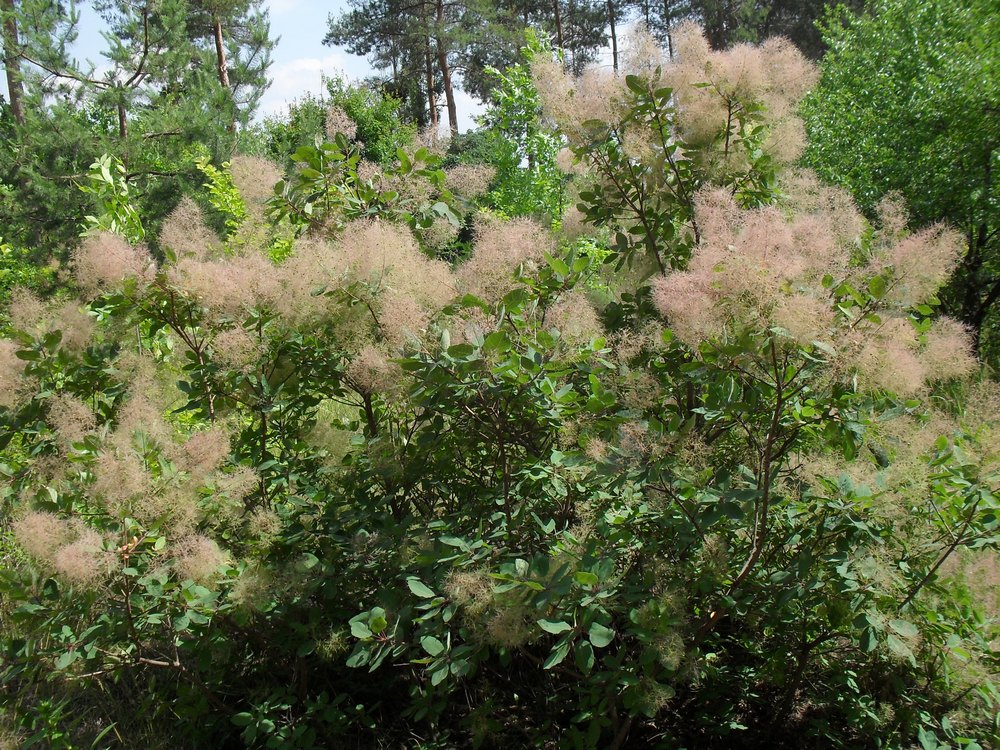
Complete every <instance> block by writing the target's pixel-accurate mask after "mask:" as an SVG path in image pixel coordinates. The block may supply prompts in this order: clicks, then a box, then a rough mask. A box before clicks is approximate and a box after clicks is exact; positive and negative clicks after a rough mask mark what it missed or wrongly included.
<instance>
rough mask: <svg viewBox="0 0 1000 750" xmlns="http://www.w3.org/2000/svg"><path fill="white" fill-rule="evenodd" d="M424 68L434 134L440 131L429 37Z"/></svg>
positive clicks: (428, 108)
mask: <svg viewBox="0 0 1000 750" xmlns="http://www.w3.org/2000/svg"><path fill="white" fill-rule="evenodd" d="M424 67H425V74H426V76H427V112H428V114H429V115H430V127H431V131H432V132H433V133H437V130H438V113H437V99H436V98H435V96H434V60H433V56H432V55H431V38H430V36H428V37H427V46H426V47H425V48H424Z"/></svg>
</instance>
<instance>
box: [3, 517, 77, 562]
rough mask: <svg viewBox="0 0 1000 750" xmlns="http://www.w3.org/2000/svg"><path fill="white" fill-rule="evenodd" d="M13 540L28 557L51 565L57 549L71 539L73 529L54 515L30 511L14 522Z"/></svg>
mask: <svg viewBox="0 0 1000 750" xmlns="http://www.w3.org/2000/svg"><path fill="white" fill-rule="evenodd" d="M13 528H14V538H15V539H16V540H17V543H18V544H19V545H20V546H21V549H23V550H24V551H25V552H26V553H27V554H28V556H29V557H32V558H34V559H36V560H40V561H42V562H46V563H49V564H51V563H52V560H53V557H54V555H55V553H56V551H57V550H58V549H59V547H61V546H63V545H64V544H68V543H69V541H70V540H71V539H72V538H73V529H72V528H71V526H70V524H69V522H68V521H65V520H64V519H62V518H59V516H57V515H55V514H54V513H47V512H45V511H32V512H30V513H26V514H25V515H24V516H23V517H21V518H19V519H18V520H16V521H14V525H13Z"/></svg>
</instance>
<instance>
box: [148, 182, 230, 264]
mask: <svg viewBox="0 0 1000 750" xmlns="http://www.w3.org/2000/svg"><path fill="white" fill-rule="evenodd" d="M160 245H162V246H163V247H165V248H169V249H170V250H173V252H174V253H175V254H176V255H177V257H183V256H189V257H192V258H195V259H197V260H205V259H206V258H208V257H210V256H213V255H215V254H216V253H217V251H218V249H219V246H220V243H219V238H218V237H216V236H215V233H214V232H213V231H212V230H211V229H209V228H208V225H207V224H206V223H205V216H204V214H202V212H201V209H200V208H199V207H198V204H197V203H195V202H194V201H193V200H191V199H190V198H188V197H187V196H184V197H183V198H181V202H180V203H178V204H177V208H175V209H174V210H173V211H172V212H171V213H170V215H169V216H168V217H167V219H166V221H164V222H163V228H162V229H161V230H160Z"/></svg>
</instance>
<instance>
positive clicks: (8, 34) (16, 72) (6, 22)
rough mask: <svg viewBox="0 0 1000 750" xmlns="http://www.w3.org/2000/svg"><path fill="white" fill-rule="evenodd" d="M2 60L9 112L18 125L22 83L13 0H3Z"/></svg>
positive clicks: (22, 99) (21, 101)
mask: <svg viewBox="0 0 1000 750" xmlns="http://www.w3.org/2000/svg"><path fill="white" fill-rule="evenodd" d="M2 7H3V11H4V19H3V53H4V55H3V62H4V67H5V68H6V72H7V91H8V92H9V94H8V96H9V101H10V113H11V114H12V115H13V116H14V120H15V121H16V122H17V124H18V125H24V84H23V83H22V81H21V60H20V57H19V56H18V52H17V50H18V39H17V18H16V17H15V16H14V12H15V8H14V0H3V6H2Z"/></svg>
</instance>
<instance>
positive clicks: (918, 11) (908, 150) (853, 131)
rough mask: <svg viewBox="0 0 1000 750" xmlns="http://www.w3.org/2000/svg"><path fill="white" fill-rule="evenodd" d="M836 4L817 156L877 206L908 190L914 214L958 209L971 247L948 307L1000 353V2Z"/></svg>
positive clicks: (813, 126) (988, 348)
mask: <svg viewBox="0 0 1000 750" xmlns="http://www.w3.org/2000/svg"><path fill="white" fill-rule="evenodd" d="M869 11H870V12H869V13H868V14H866V15H863V16H861V15H858V16H855V15H852V14H849V13H846V12H843V11H841V12H838V13H833V14H831V16H830V18H829V19H828V22H827V25H826V40H827V43H828V44H829V45H830V52H829V54H828V55H827V57H826V59H825V60H824V66H823V77H822V79H821V81H820V83H819V86H818V87H817V88H816V90H815V91H814V92H813V93H812V95H811V96H810V97H809V99H808V100H807V102H806V105H805V117H806V123H807V125H808V128H809V134H810V139H811V145H810V147H809V150H808V152H807V162H808V163H809V164H810V165H811V166H813V167H815V168H816V170H817V172H818V173H819V174H820V175H821V176H822V177H824V178H826V179H829V180H831V181H833V182H836V183H838V184H841V185H843V186H844V187H846V188H847V189H848V190H850V192H851V194H852V195H853V196H854V198H855V200H857V202H858V204H859V205H860V206H861V207H862V209H863V210H864V211H865V212H866V213H867V214H868V215H869V216H875V215H876V213H877V210H878V207H879V204H880V201H882V200H883V199H884V198H885V197H886V196H889V195H893V194H898V195H900V196H902V197H903V198H904V199H905V202H906V205H907V206H908V208H909V211H910V214H911V216H910V225H911V226H913V227H920V226H926V225H928V224H931V223H933V222H936V221H942V220H944V221H948V222H950V223H951V224H952V225H954V226H955V227H957V228H959V229H961V231H962V233H963V234H964V235H966V246H967V249H966V252H965V253H964V255H963V258H962V262H961V266H960V268H959V271H958V273H957V274H956V276H955V280H954V283H953V284H952V285H951V287H950V288H949V289H948V290H947V294H946V297H945V303H946V306H947V308H948V310H949V311H950V312H951V313H952V314H954V315H956V316H957V317H959V318H961V320H962V321H963V322H965V323H966V324H968V325H969V326H971V328H972V330H973V331H974V334H975V336H976V338H977V343H978V346H979V350H980V352H981V354H982V355H983V356H984V358H985V359H987V360H988V361H990V362H991V363H993V364H994V365H996V363H997V362H998V361H1000V359H998V357H1000V341H998V338H997V336H998V334H997V331H998V326H1000V306H998V302H1000V239H998V232H1000V225H998V217H1000V186H998V183H997V180H996V178H995V173H996V170H997V167H998V165H1000V161H998V160H1000V150H998V147H1000V117H998V116H997V111H998V106H1000V52H998V51H997V45H996V39H997V37H998V34H1000V26H998V24H1000V20H998V15H997V13H996V8H995V6H994V5H993V4H992V3H990V2H950V1H949V0H933V1H931V2H926V1H924V0H921V1H920V2H915V1H912V0H881V1H880V2H876V3H873V4H872V5H871V7H870V9H869Z"/></svg>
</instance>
